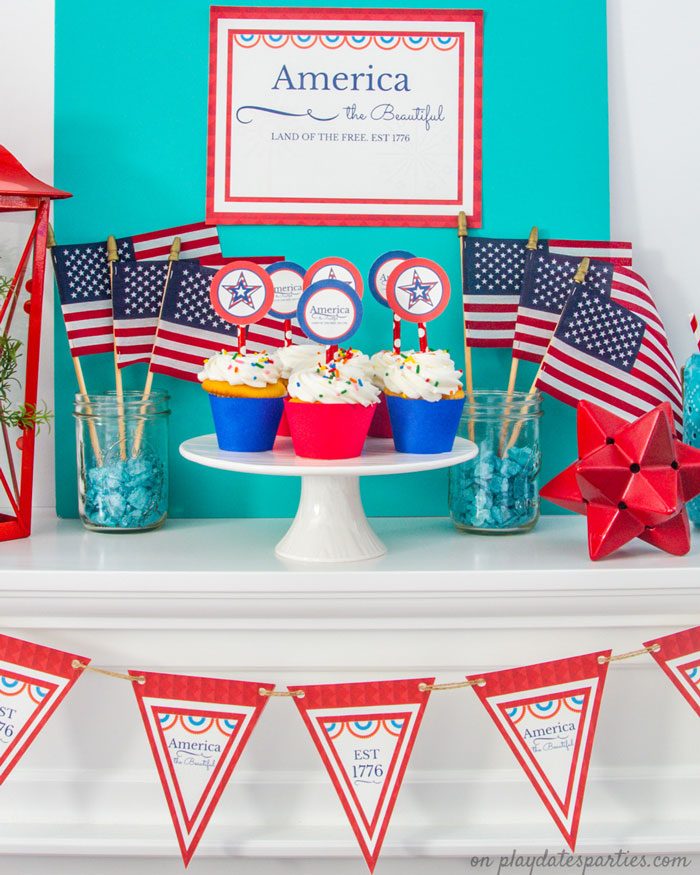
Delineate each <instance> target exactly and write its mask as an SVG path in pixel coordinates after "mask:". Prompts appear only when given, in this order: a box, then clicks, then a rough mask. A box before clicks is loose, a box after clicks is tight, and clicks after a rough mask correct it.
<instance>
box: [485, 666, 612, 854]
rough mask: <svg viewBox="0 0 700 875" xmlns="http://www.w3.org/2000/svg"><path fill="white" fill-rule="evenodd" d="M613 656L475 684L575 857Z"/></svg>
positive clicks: (501, 674) (513, 672) (528, 669)
mask: <svg viewBox="0 0 700 875" xmlns="http://www.w3.org/2000/svg"><path fill="white" fill-rule="evenodd" d="M610 653H611V651H609V650H604V651H600V652H598V653H589V654H586V655H585V656H573V657H570V658H569V659H559V660H556V661H553V662H543V663H539V664H537V665H528V666H523V667H520V668H514V669H508V670H505V671H494V672H489V673H487V674H482V675H474V676H472V677H469V678H468V680H470V681H472V682H473V683H474V687H473V689H474V691H475V692H476V694H477V696H478V697H479V699H480V700H481V703H482V704H483V706H484V707H485V708H486V710H487V711H488V713H489V714H490V716H491V719H492V720H493V721H494V723H495V724H496V726H497V727H498V730H499V731H500V733H501V735H502V736H503V738H504V739H505V740H506V743H507V744H508V746H509V747H510V749H511V750H512V751H513V753H514V754H515V757H516V759H517V760H518V762H519V763H520V765H521V766H522V768H523V770H524V771H525V774H526V775H527V776H528V778H529V779H530V781H531V783H532V785H533V787H534V788H535V790H536V791H537V793H538V794H539V796H540V798H541V799H542V801H543V802H544V804H545V806H546V807H547V810H548V811H549V813H550V814H551V816H552V818H553V819H554V822H555V823H556V824H557V826H558V827H559V830H560V831H561V833H562V835H563V836H564V838H565V839H566V842H567V844H568V845H569V847H570V848H571V850H572V852H573V851H574V850H575V846H576V834H577V832H578V825H579V820H580V817H581V805H582V803H583V794H584V791H585V788H586V776H587V774H588V765H589V762H590V758H591V749H592V747H593V739H594V736H595V729H596V723H597V720H598V711H599V709H600V700H601V697H602V694H603V685H604V683H605V677H606V674H607V670H608V661H607V659H608V657H609V656H610ZM599 657H602V658H603V659H602V661H599Z"/></svg>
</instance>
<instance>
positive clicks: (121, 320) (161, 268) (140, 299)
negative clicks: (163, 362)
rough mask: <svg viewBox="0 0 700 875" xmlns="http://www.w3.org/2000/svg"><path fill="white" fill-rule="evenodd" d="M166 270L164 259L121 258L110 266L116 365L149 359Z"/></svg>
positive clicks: (131, 363)
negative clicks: (123, 259) (131, 259)
mask: <svg viewBox="0 0 700 875" xmlns="http://www.w3.org/2000/svg"><path fill="white" fill-rule="evenodd" d="M167 273H168V262H167V261H124V262H121V263H120V262H117V263H116V264H115V266H114V288H113V290H112V306H113V309H114V340H115V347H116V350H117V363H118V365H119V367H120V368H124V367H126V366H127V365H133V364H136V363H137V362H145V363H146V364H148V363H149V362H150V360H151V351H152V349H153V343H154V342H155V339H156V328H157V327H158V315H159V313H160V302H161V300H162V297H163V290H164V287H165V279H166V276H167Z"/></svg>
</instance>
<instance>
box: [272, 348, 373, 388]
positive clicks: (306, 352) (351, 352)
mask: <svg viewBox="0 0 700 875" xmlns="http://www.w3.org/2000/svg"><path fill="white" fill-rule="evenodd" d="M326 349H327V347H325V346H319V345H318V344H315V343H304V344H299V345H298V346H284V347H282V348H281V349H278V350H275V353H274V356H275V359H276V361H277V363H278V364H279V366H280V371H281V375H282V379H284V380H288V379H289V378H290V377H291V376H292V374H295V373H296V372H297V371H305V370H308V369H309V368H315V367H320V366H321V365H324V364H325V363H326ZM333 361H334V362H335V364H336V368H337V370H338V373H339V374H341V375H342V376H343V377H345V378H346V379H348V380H349V379H351V378H354V379H356V380H357V379H362V380H365V379H366V380H371V379H372V363H371V362H370V360H369V356H366V355H365V354H364V353H363V352H360V351H359V349H339V350H338V351H337V352H336V353H335V355H334V356H333Z"/></svg>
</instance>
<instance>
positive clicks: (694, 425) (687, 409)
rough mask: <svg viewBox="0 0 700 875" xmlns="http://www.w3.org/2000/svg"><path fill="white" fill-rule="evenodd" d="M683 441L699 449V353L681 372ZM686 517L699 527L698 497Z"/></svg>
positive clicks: (699, 504)
mask: <svg viewBox="0 0 700 875" xmlns="http://www.w3.org/2000/svg"><path fill="white" fill-rule="evenodd" d="M683 441H684V443H686V444H689V445H690V446H691V447H700V353H695V354H694V355H691V357H690V358H689V359H688V361H687V362H686V365H685V368H684V370H683ZM688 516H689V517H690V521H691V522H692V523H694V524H695V525H696V526H700V496H698V497H697V498H694V499H693V500H692V501H690V502H688Z"/></svg>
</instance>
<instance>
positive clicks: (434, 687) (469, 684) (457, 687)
mask: <svg viewBox="0 0 700 875" xmlns="http://www.w3.org/2000/svg"><path fill="white" fill-rule="evenodd" d="M485 683H486V681H485V680H484V679H483V678H476V680H473V681H455V682H454V683H453V684H424V683H422V682H421V683H420V684H418V689H419V690H420V691H421V693H427V692H428V690H460V689H462V688H463V687H483V686H484V684H485Z"/></svg>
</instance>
